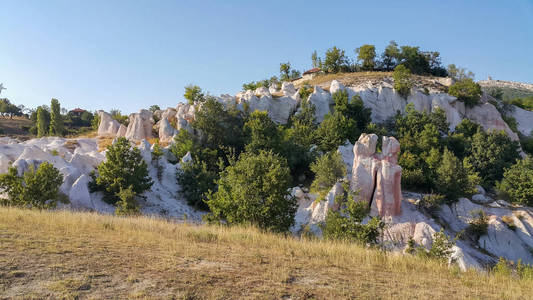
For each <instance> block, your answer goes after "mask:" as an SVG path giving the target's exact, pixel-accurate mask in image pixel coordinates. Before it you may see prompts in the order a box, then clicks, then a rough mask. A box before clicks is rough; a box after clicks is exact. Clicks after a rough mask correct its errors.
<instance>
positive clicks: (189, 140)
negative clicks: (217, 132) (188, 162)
mask: <svg viewBox="0 0 533 300" xmlns="http://www.w3.org/2000/svg"><path fill="white" fill-rule="evenodd" d="M194 146H195V145H194V138H193V135H192V134H190V133H189V132H188V131H187V130H186V129H180V131H179V132H178V134H177V135H176V136H175V137H174V142H173V143H172V144H171V145H170V147H169V150H170V152H172V154H174V156H176V158H177V159H181V158H183V156H185V154H187V152H191V153H192V152H193V151H194Z"/></svg>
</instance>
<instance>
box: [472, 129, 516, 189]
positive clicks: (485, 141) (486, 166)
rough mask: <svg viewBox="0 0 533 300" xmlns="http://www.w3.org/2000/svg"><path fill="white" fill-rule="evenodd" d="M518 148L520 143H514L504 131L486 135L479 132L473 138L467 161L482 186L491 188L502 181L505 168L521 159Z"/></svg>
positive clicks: (481, 131)
mask: <svg viewBox="0 0 533 300" xmlns="http://www.w3.org/2000/svg"><path fill="white" fill-rule="evenodd" d="M518 146H519V144H518V142H516V141H512V140H511V139H510V138H509V136H507V134H506V133H505V132H503V131H491V132H489V133H485V132H484V131H483V130H479V131H478V132H477V133H476V134H475V135H474V136H473V137H472V144H471V147H470V150H469V153H470V156H469V157H467V161H468V163H469V164H470V165H472V168H473V170H474V171H475V172H477V173H479V176H480V177H481V180H482V185H483V186H485V187H490V186H492V185H493V184H494V183H495V182H496V181H498V180H501V179H502V177H503V173H504V171H505V168H509V167H510V166H511V165H512V164H514V163H515V162H516V160H517V159H519V158H520V155H519V153H518Z"/></svg>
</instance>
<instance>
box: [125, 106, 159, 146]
mask: <svg viewBox="0 0 533 300" xmlns="http://www.w3.org/2000/svg"><path fill="white" fill-rule="evenodd" d="M153 126H154V119H153V118H152V112H150V111H149V110H146V109H142V110H141V111H140V112H139V113H133V114H131V115H130V123H129V125H128V129H127V130H126V136H125V137H126V138H127V139H129V140H134V141H140V140H143V139H149V138H151V137H152V127H153Z"/></svg>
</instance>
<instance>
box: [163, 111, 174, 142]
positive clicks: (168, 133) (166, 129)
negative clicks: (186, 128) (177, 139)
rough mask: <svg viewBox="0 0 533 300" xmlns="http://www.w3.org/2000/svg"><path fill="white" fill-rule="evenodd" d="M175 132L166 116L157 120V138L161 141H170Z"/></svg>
mask: <svg viewBox="0 0 533 300" xmlns="http://www.w3.org/2000/svg"><path fill="white" fill-rule="evenodd" d="M176 133H177V132H176V129H175V128H174V127H172V125H171V124H170V122H169V121H168V119H167V118H166V117H165V118H163V119H161V121H160V122H159V140H160V141H161V142H169V141H171V140H172V138H173V137H174V135H175V134H176Z"/></svg>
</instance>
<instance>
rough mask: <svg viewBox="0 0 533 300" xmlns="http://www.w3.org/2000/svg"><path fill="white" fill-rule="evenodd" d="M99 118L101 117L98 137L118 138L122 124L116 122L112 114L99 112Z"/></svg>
mask: <svg viewBox="0 0 533 300" xmlns="http://www.w3.org/2000/svg"><path fill="white" fill-rule="evenodd" d="M98 116H99V117H100V124H99V125H98V136H111V137H114V136H116V135H117V132H118V129H119V127H120V123H119V122H118V121H117V120H114V119H113V118H112V117H111V115H110V114H108V113H106V112H105V111H103V110H99V111H98Z"/></svg>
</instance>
